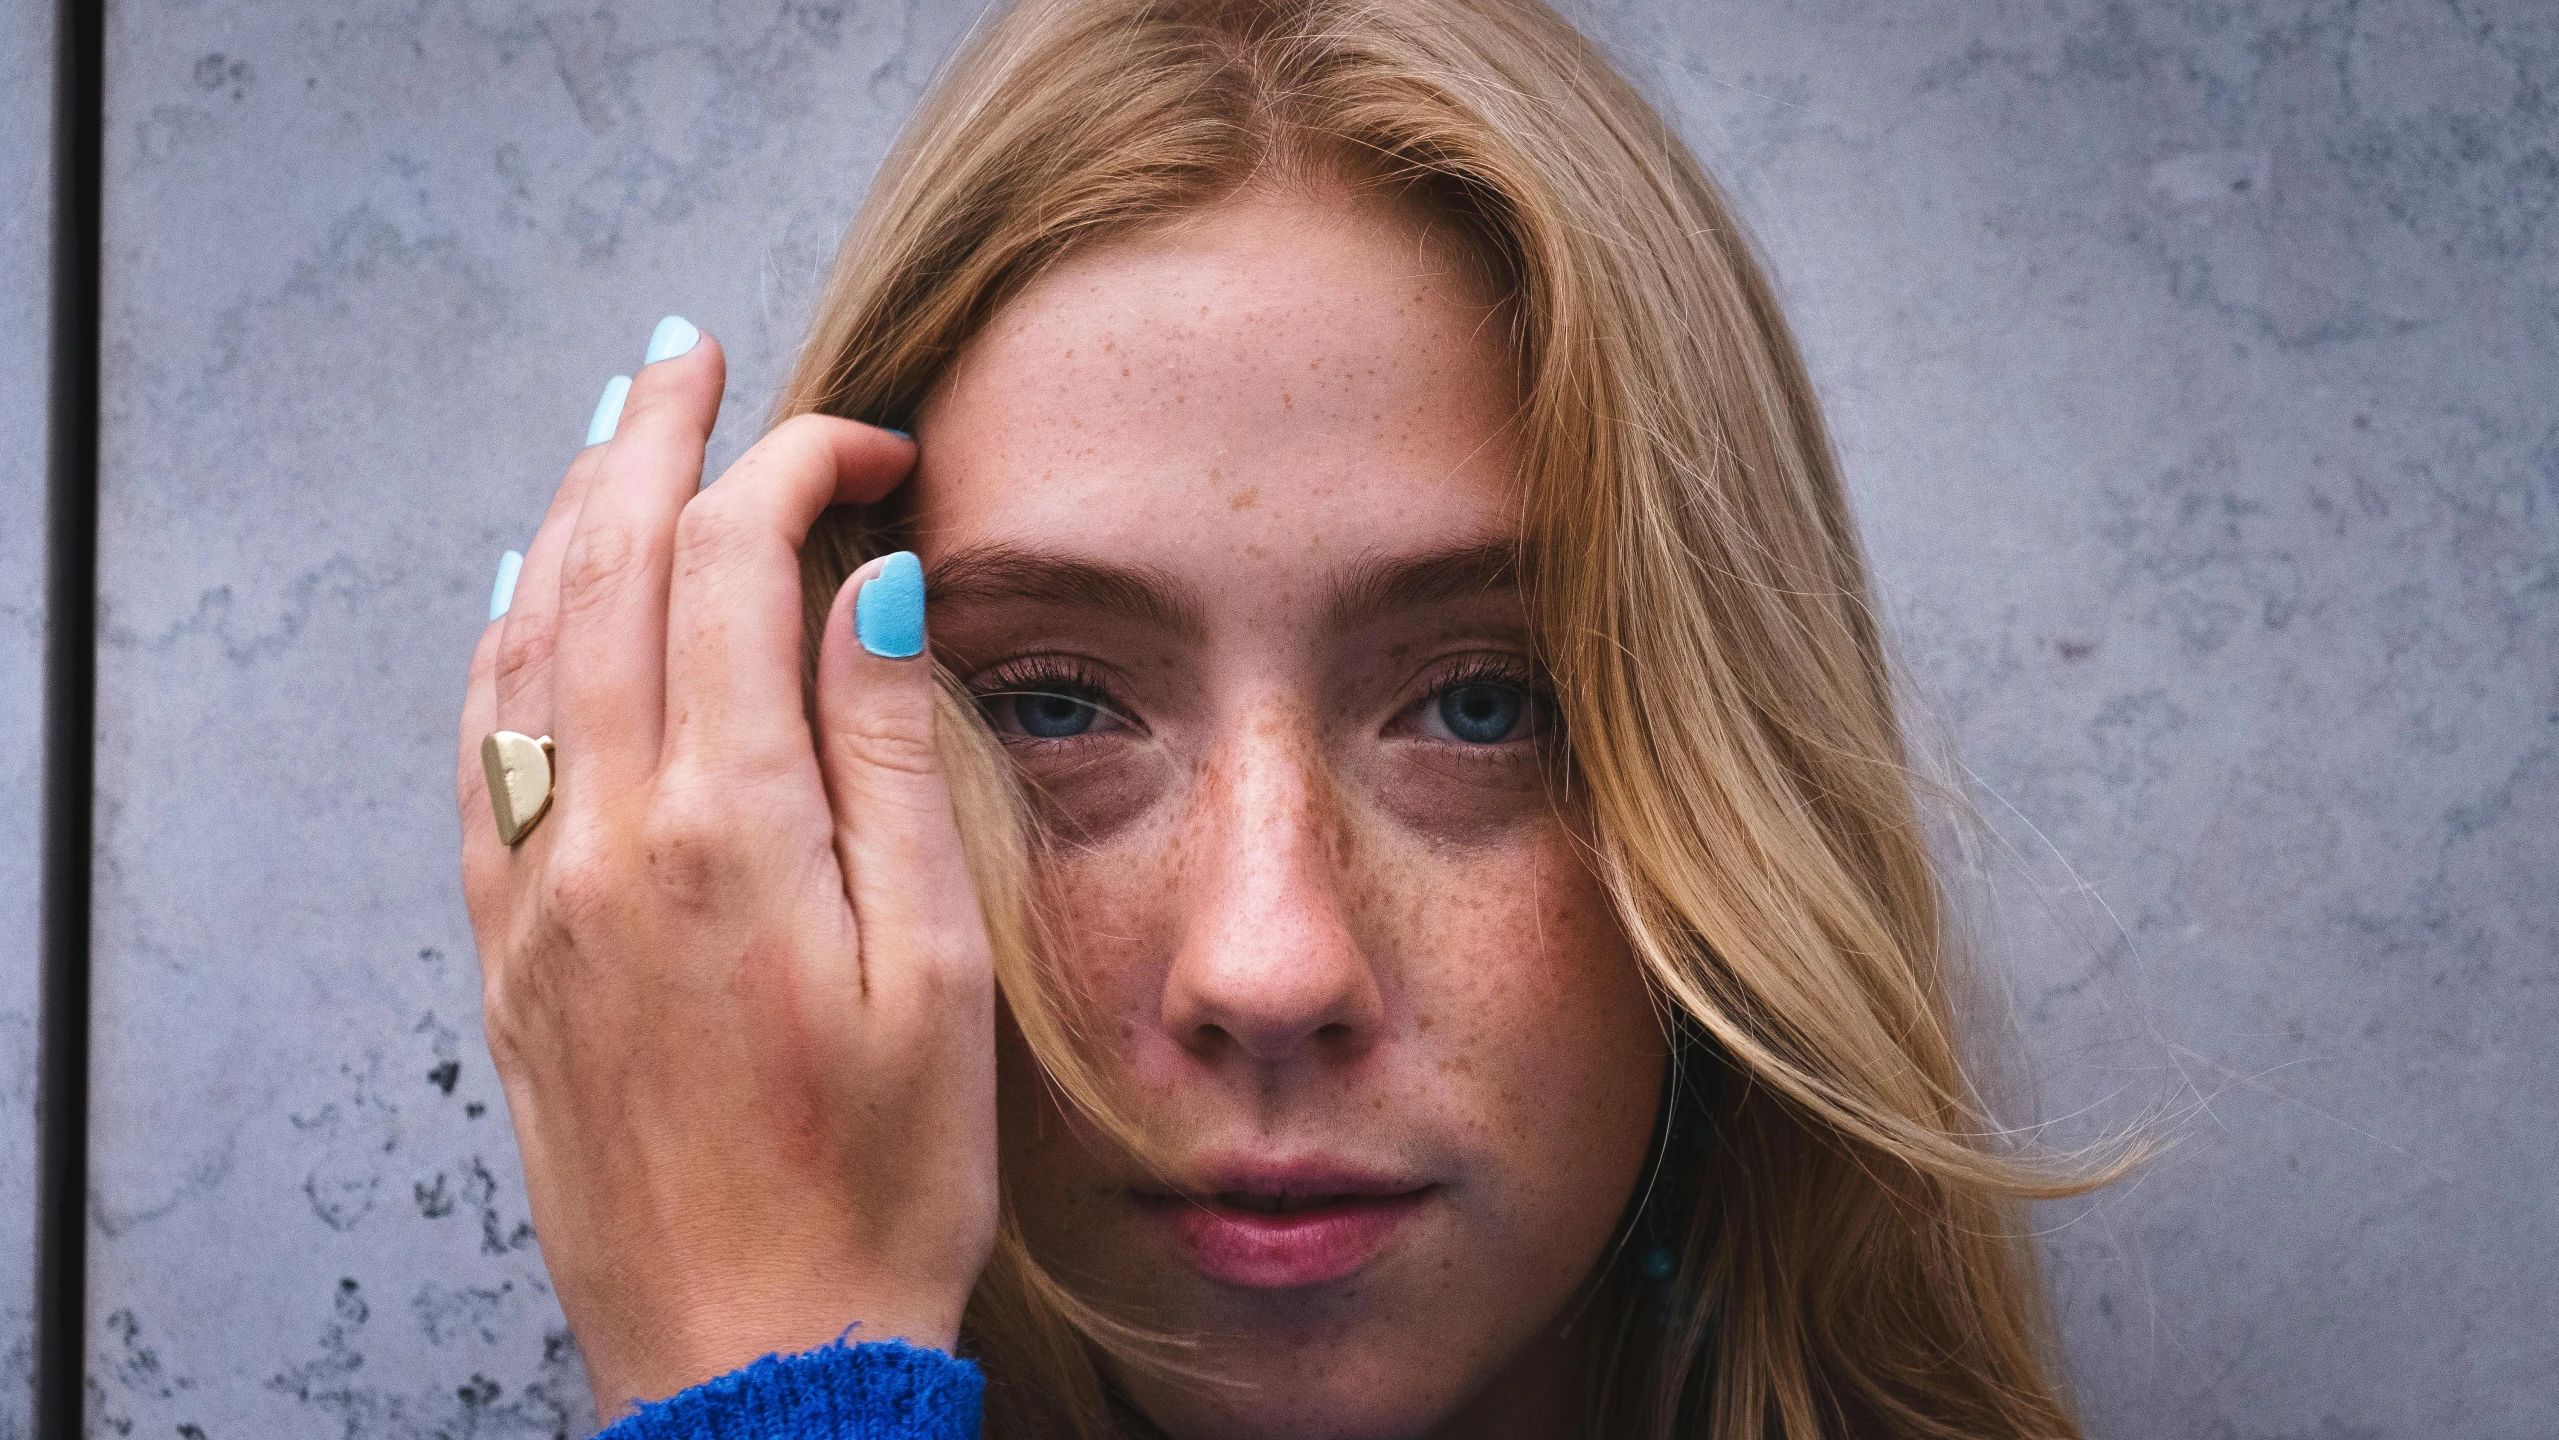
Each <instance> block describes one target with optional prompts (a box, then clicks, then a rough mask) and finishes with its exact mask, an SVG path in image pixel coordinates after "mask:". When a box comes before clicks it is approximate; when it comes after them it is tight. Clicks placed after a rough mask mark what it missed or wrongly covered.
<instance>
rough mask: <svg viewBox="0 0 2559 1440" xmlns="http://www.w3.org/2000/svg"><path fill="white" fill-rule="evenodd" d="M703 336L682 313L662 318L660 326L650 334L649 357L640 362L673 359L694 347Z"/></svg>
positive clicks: (653, 362)
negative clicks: (695, 342)
mask: <svg viewBox="0 0 2559 1440" xmlns="http://www.w3.org/2000/svg"><path fill="white" fill-rule="evenodd" d="M701 338H702V332H701V331H699V330H696V329H694V328H693V322H692V321H690V320H687V319H685V318H684V317H683V316H681V315H669V316H668V317H666V318H665V319H663V320H660V321H659V322H658V328H657V329H656V330H655V331H653V332H651V334H650V335H649V353H648V358H646V359H644V360H642V361H641V362H640V363H641V364H643V365H655V364H656V363H658V362H659V361H660V360H672V359H674V358H675V357H676V356H678V355H681V354H683V353H684V352H686V351H687V350H690V349H692V348H693V342H694V341H696V340H699V339H701Z"/></svg>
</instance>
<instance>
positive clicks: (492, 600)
mask: <svg viewBox="0 0 2559 1440" xmlns="http://www.w3.org/2000/svg"><path fill="white" fill-rule="evenodd" d="M523 573H524V557H523V556H522V555H519V554H517V553H516V552H515V551H513V550H509V551H508V552H506V553H505V554H504V555H501V556H499V557H498V583H497V586H496V587H495V588H494V589H492V590H490V591H489V618H490V619H492V620H495V619H497V618H498V617H500V616H502V615H504V614H506V612H507V607H508V606H511V605H513V604H514V603H515V577H516V576H518V575H521V574H523Z"/></svg>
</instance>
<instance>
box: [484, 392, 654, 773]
mask: <svg viewBox="0 0 2559 1440" xmlns="http://www.w3.org/2000/svg"><path fill="white" fill-rule="evenodd" d="M629 383H630V382H629V381H628V380H625V379H624V378H623V377H621V376H619V375H617V376H615V377H613V379H612V381H610V382H608V383H607V384H606V385H605V388H604V400H603V402H602V403H600V404H599V405H598V406H597V407H596V415H595V419H594V420H593V421H592V422H590V423H589V425H588V435H589V436H590V439H592V437H593V436H594V435H595V433H596V431H597V430H598V429H603V430H604V431H605V433H607V434H610V433H611V431H610V420H611V415H612V414H613V413H618V410H619V407H620V404H621V401H620V398H619V392H620V391H621V390H622V388H623V387H624V386H626V385H628V384H629ZM603 462H604V447H603V446H602V445H600V444H595V443H590V444H588V445H587V447H586V448H585V449H583V450H580V451H579V452H578V455H577V458H576V459H574V460H572V461H570V462H569V469H568V473H567V474H566V475H565V476H563V477H562V478H561V480H560V488H559V489H558V490H556V491H554V492H552V495H551V508H550V509H549V510H548V511H546V512H545V513H544V514H543V516H542V528H541V529H539V530H536V531H535V532H534V533H533V543H532V544H530V545H527V546H525V547H524V564H523V568H522V569H520V570H519V571H518V572H517V573H516V580H515V587H514V591H513V595H512V597H511V599H510V602H509V603H508V605H507V607H506V609H505V612H504V615H503V619H504V620H505V624H504V625H503V626H501V627H500V639H499V642H498V654H497V677H496V678H497V717H496V719H495V721H494V722H493V723H492V725H491V727H490V728H492V729H507V730H516V731H520V732H522V733H524V734H527V735H548V734H550V733H551V700H552V696H551V654H552V637H553V633H554V630H555V629H556V627H557V624H558V620H559V610H560V560H561V557H562V556H564V555H566V554H567V553H568V548H569V537H570V535H571V534H572V533H574V532H575V530H576V529H577V520H578V510H579V508H580V506H581V505H583V504H584V502H585V499H586V494H587V491H588V489H589V488H590V487H591V486H592V485H593V483H594V480H595V476H596V473H597V471H598V469H599V468H600V467H601V466H602V464H603ZM491 608H492V609H495V608H496V606H495V602H494V601H493V602H492V604H491Z"/></svg>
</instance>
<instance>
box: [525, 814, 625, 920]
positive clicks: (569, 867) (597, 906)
mask: <svg viewBox="0 0 2559 1440" xmlns="http://www.w3.org/2000/svg"><path fill="white" fill-rule="evenodd" d="M615 868H616V867H615V866H614V864H613V862H612V860H611V858H610V857H609V856H607V855H606V854H605V853H604V852H603V851H601V850H600V849H598V848H596V847H593V846H588V845H581V844H576V843H573V842H572V841H570V839H569V837H568V836H567V835H565V834H564V835H563V836H562V837H561V843H559V844H557V845H555V846H554V847H553V848H552V851H551V853H550V855H549V857H548V858H547V859H546V861H545V863H544V864H543V867H542V878H541V881H540V887H539V894H540V896H541V903H542V916H543V920H544V922H545V924H546V926H547V927H548V928H550V929H552V930H553V931H555V932H556V934H557V936H558V938H560V939H562V940H567V939H570V938H571V937H574V936H576V935H577V934H579V933H581V932H584V931H589V930H592V929H594V928H596V926H597V925H598V924H599V923H600V922H601V921H602V920H603V919H604V917H605V915H606V914H607V913H608V912H609V911H610V910H611V908H612V906H613V903H614V899H615V897H616V896H617V895H618V894H620V893H621V892H622V890H623V888H624V887H623V886H622V885H621V884H619V883H618V880H617V877H616V875H615V874H614V871H615Z"/></svg>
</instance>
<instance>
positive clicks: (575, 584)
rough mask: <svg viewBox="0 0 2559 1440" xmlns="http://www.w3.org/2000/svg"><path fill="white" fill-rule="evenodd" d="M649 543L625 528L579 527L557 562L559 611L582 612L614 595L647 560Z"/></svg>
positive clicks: (601, 525) (598, 525) (616, 526)
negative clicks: (565, 551) (627, 577)
mask: <svg viewBox="0 0 2559 1440" xmlns="http://www.w3.org/2000/svg"><path fill="white" fill-rule="evenodd" d="M647 553H648V542H647V541H646V540H645V539H644V538H643V537H642V536H640V535H639V534H638V533H636V532H634V531H633V530H631V529H630V528H629V527H627V526H623V525H617V524H597V525H594V526H588V527H581V528H580V530H579V531H578V536H577V538H576V539H575V540H574V541H572V542H571V543H570V545H569V552H568V554H566V555H564V556H562V557H561V559H560V608H561V609H562V610H564V611H571V612H576V611H583V610H587V609H589V608H591V607H593V606H594V605H595V604H596V603H597V602H598V601H600V600H601V599H603V598H604V597H605V596H607V595H610V594H612V593H613V591H614V588H615V586H616V584H617V583H618V582H619V581H621V580H622V578H623V577H624V576H627V575H629V574H631V573H633V571H634V570H636V569H638V568H639V567H640V566H641V565H642V564H643V562H644V561H645V560H646V559H647Z"/></svg>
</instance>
